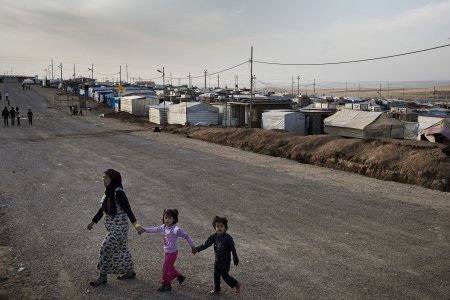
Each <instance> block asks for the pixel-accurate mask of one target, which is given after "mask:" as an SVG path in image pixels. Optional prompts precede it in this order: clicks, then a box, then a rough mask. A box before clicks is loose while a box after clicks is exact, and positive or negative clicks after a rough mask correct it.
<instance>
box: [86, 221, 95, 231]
mask: <svg viewBox="0 0 450 300" xmlns="http://www.w3.org/2000/svg"><path fill="white" fill-rule="evenodd" d="M94 224H95V223H94V222H91V223H89V224H88V226H87V229H88V230H91V229H92V228H93V227H94Z"/></svg>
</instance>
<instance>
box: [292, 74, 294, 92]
mask: <svg viewBox="0 0 450 300" xmlns="http://www.w3.org/2000/svg"><path fill="white" fill-rule="evenodd" d="M291 95H292V96H294V76H292V77H291Z"/></svg>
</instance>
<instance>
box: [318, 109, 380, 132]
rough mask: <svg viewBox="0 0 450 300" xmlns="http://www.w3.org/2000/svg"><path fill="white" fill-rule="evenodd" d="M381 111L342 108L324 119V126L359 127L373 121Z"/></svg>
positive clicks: (362, 127)
mask: <svg viewBox="0 0 450 300" xmlns="http://www.w3.org/2000/svg"><path fill="white" fill-rule="evenodd" d="M382 114H383V113H382V112H369V111H361V110H352V109H343V110H340V111H338V112H337V113H335V114H334V115H332V116H329V117H328V118H326V119H325V120H324V124H325V125H326V126H334V127H346V128H353V129H361V130H363V129H364V127H366V126H367V125H369V124H371V123H373V122H374V121H375V120H376V119H378V118H379V117H380V116H381V115H382Z"/></svg>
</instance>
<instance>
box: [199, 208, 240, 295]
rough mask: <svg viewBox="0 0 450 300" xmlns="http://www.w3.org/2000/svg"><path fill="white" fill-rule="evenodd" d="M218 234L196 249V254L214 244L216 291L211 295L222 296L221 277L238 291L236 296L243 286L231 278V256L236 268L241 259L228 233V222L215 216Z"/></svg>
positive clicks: (212, 291) (215, 226) (211, 292)
mask: <svg viewBox="0 0 450 300" xmlns="http://www.w3.org/2000/svg"><path fill="white" fill-rule="evenodd" d="M212 225H213V227H214V229H215V230H216V233H214V234H213V235H211V236H210V237H209V238H208V239H207V240H206V242H205V243H204V244H203V245H200V246H197V247H196V252H200V251H203V250H205V249H207V248H208V247H210V246H211V245H212V244H214V253H215V256H216V258H215V262H214V289H213V290H211V291H210V292H209V294H210V295H218V294H220V277H222V278H223V280H224V281H225V282H226V283H227V284H228V285H229V286H230V287H231V288H235V289H236V294H239V293H240V291H241V284H240V283H239V282H238V281H237V280H236V279H234V278H233V277H231V276H230V275H229V274H228V272H229V271H230V263H231V254H232V255H233V263H234V265H235V266H237V265H238V264H239V258H238V256H237V253H236V248H235V247H234V241H233V238H232V237H231V236H230V235H229V234H228V233H227V232H226V231H227V230H228V220H227V219H226V218H221V217H218V216H215V217H214V219H213V222H212Z"/></svg>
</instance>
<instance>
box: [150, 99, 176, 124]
mask: <svg viewBox="0 0 450 300" xmlns="http://www.w3.org/2000/svg"><path fill="white" fill-rule="evenodd" d="M172 104H173V103H172V102H168V101H164V102H162V103H160V104H158V105H150V106H149V109H148V118H149V121H150V122H152V123H155V124H162V123H163V122H167V110H168V109H169V106H170V105H172Z"/></svg>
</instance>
